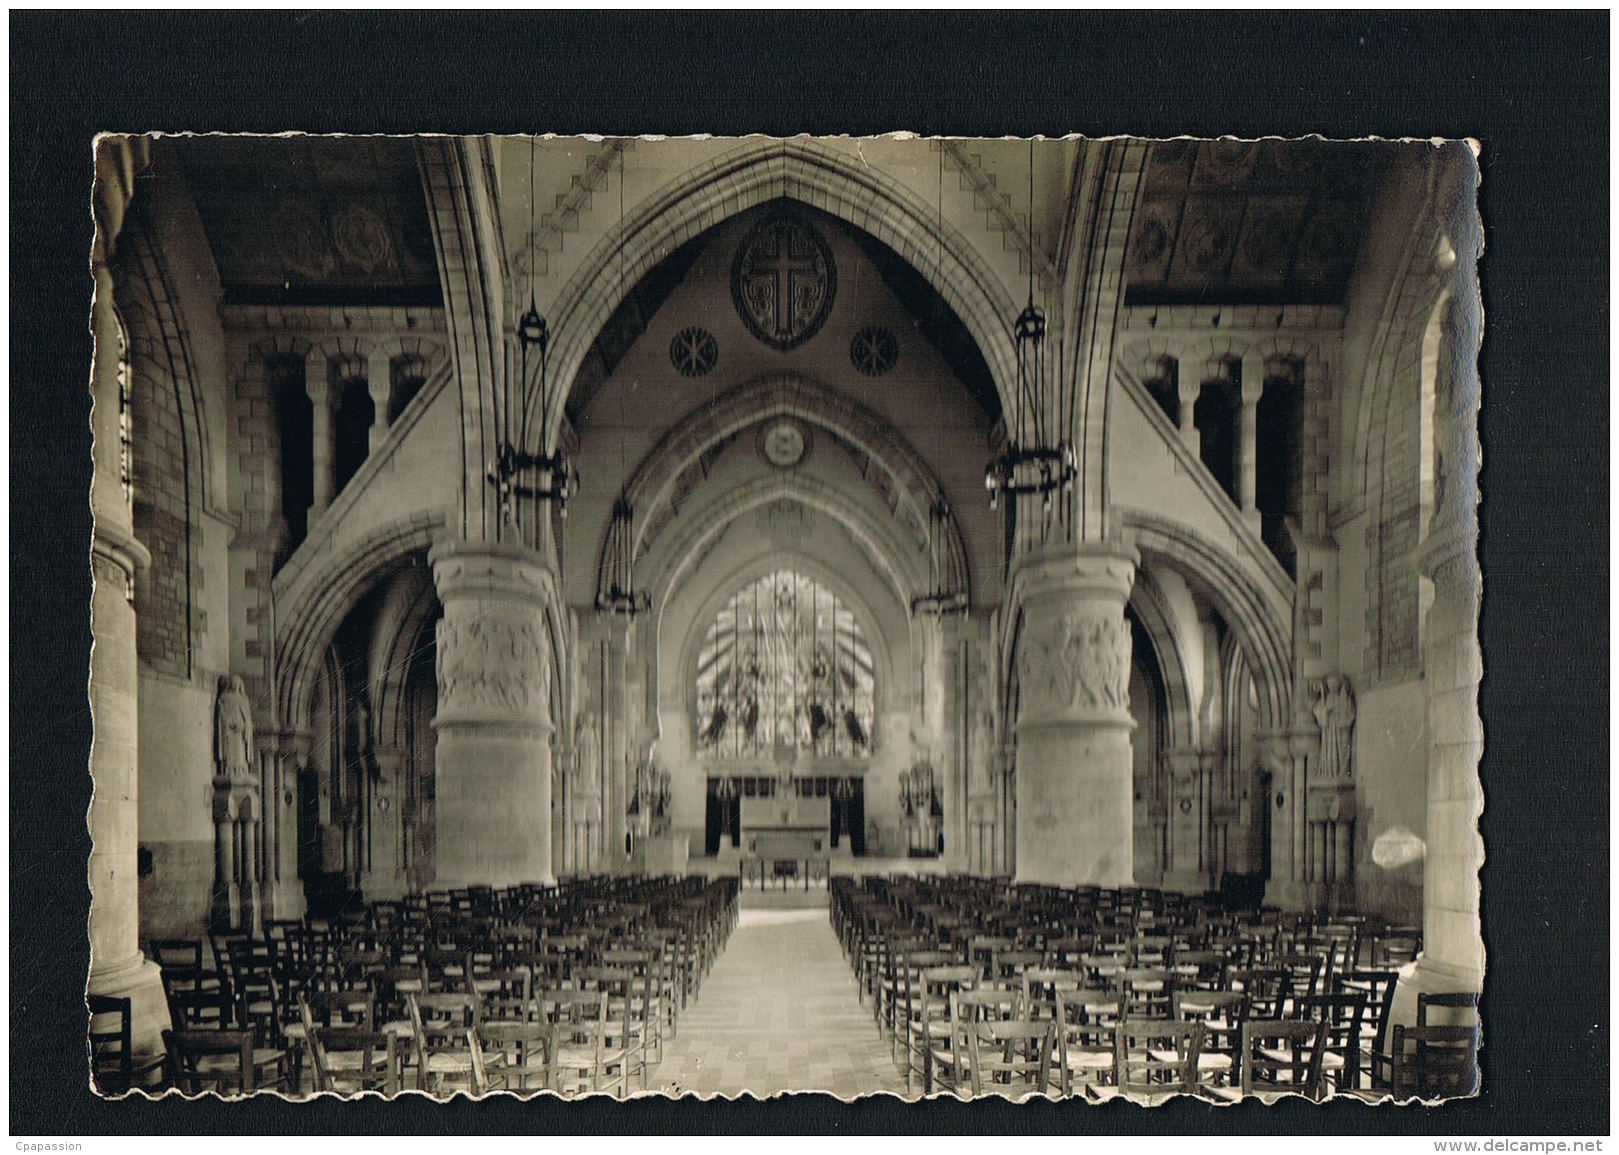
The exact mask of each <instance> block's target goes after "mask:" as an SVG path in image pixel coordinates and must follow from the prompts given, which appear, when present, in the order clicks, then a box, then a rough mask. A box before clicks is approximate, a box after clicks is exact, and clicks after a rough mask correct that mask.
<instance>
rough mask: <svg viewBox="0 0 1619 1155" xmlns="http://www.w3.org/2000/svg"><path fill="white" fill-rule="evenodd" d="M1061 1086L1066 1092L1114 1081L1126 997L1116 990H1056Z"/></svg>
mask: <svg viewBox="0 0 1619 1155" xmlns="http://www.w3.org/2000/svg"><path fill="white" fill-rule="evenodd" d="M1056 994H1057V1002H1056V1026H1057V1063H1058V1083H1059V1087H1058V1089H1059V1090H1060V1092H1061V1093H1062V1094H1063V1095H1064V1096H1069V1095H1072V1094H1073V1093H1074V1088H1075V1087H1076V1086H1077V1087H1080V1088H1082V1089H1086V1088H1092V1087H1101V1086H1106V1085H1108V1084H1109V1083H1111V1082H1112V1079H1113V1075H1114V1071H1115V1066H1116V1063H1117V1058H1118V1038H1117V1035H1118V1030H1119V1023H1120V1022H1121V1021H1122V1020H1123V1018H1124V999H1123V997H1122V996H1121V995H1120V994H1119V992H1118V991H1117V990H1101V989H1098V988H1094V987H1093V988H1085V987H1079V988H1075V989H1072V990H1068V989H1062V988H1059V989H1058V990H1057V992H1056Z"/></svg>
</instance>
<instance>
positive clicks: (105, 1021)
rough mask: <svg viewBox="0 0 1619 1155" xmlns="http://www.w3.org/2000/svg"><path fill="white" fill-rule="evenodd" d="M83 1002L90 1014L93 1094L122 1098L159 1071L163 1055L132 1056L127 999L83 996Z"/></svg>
mask: <svg viewBox="0 0 1619 1155" xmlns="http://www.w3.org/2000/svg"><path fill="white" fill-rule="evenodd" d="M84 1001H85V1005H86V1006H87V1007H88V1008H89V1011H90V1078H91V1083H92V1086H93V1087H94V1089H95V1091H96V1093H97V1094H101V1095H122V1094H124V1093H126V1092H128V1091H129V1090H131V1089H132V1088H133V1087H134V1086H135V1085H136V1083H137V1081H139V1082H140V1083H141V1084H143V1085H144V1084H145V1083H147V1082H148V1081H150V1077H151V1076H152V1075H153V1074H154V1073H155V1072H160V1071H162V1069H163V1065H164V1062H165V1057H164V1056H163V1055H142V1056H140V1057H139V1058H138V1059H137V1058H136V1056H135V1053H134V1049H133V1047H132V1046H131V1043H130V1037H131V1032H132V1029H133V1021H132V1018H131V1014H130V1005H131V1004H130V1000H129V999H127V998H117V997H114V996H112V995H85V996H84Z"/></svg>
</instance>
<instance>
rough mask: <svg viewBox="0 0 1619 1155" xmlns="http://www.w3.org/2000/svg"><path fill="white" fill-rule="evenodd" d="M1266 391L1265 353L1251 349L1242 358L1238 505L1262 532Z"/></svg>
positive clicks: (1238, 428) (1238, 434) (1243, 515)
mask: <svg viewBox="0 0 1619 1155" xmlns="http://www.w3.org/2000/svg"><path fill="white" fill-rule="evenodd" d="M1264 392H1265V356H1264V354H1263V353H1260V352H1258V351H1256V350H1249V351H1248V352H1247V353H1246V354H1244V355H1243V358H1242V394H1241V402H1242V406H1241V409H1240V411H1239V413H1238V421H1237V463H1236V464H1237V469H1236V473H1237V508H1238V509H1240V510H1242V518H1243V520H1244V521H1246V522H1247V523H1248V524H1249V525H1250V526H1252V527H1253V530H1254V532H1255V533H1258V532H1259V507H1258V495H1259V483H1258V470H1259V398H1260V397H1261V396H1262V395H1263V394H1264Z"/></svg>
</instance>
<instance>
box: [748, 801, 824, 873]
mask: <svg viewBox="0 0 1619 1155" xmlns="http://www.w3.org/2000/svg"><path fill="white" fill-rule="evenodd" d="M831 844H832V800H831V799H830V798H826V797H820V798H814V797H810V798H804V797H800V796H798V795H797V794H796V793H795V794H788V795H785V796H784V795H776V796H773V797H768V798H766V797H752V798H743V799H742V853H743V854H744V855H747V856H748V857H750V858H797V859H805V858H819V857H821V856H823V855H825V854H827V853H828V848H829V847H830V846H831Z"/></svg>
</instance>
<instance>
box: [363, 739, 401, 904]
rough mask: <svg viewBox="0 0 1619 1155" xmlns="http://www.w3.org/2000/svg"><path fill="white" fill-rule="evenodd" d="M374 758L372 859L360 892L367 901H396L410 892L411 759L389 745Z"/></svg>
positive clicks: (376, 750)
mask: <svg viewBox="0 0 1619 1155" xmlns="http://www.w3.org/2000/svg"><path fill="white" fill-rule="evenodd" d="M372 755H373V756H374V757H375V758H376V778H375V779H374V780H373V782H372V783H371V799H370V801H371V814H370V831H371V858H370V863H369V865H368V866H367V867H366V868H365V870H364V872H363V874H362V875H361V878H360V889H361V890H363V891H364V892H365V896H366V897H367V898H377V899H397V898H400V897H402V896H403V895H404V893H405V891H406V890H408V889H409V886H408V880H407V878H406V875H405V864H406V857H405V827H404V822H403V813H404V802H405V797H406V792H407V784H406V782H405V775H406V773H407V772H408V769H409V758H408V755H407V751H406V750H405V749H404V748H403V747H400V746H389V745H379V746H375V747H373V749H372Z"/></svg>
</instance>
